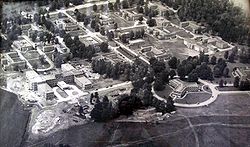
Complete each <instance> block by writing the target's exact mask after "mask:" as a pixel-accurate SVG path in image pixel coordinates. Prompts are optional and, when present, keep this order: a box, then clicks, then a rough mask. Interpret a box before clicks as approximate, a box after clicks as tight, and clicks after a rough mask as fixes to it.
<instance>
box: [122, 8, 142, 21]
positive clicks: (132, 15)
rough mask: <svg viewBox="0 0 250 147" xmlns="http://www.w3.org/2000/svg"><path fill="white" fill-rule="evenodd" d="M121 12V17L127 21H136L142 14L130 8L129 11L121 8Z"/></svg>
mask: <svg viewBox="0 0 250 147" xmlns="http://www.w3.org/2000/svg"><path fill="white" fill-rule="evenodd" d="M121 13H122V17H124V18H125V19H127V20H128V21H136V20H138V19H139V18H140V17H143V14H141V13H136V12H135V11H132V10H131V11H130V10H122V11H121Z"/></svg>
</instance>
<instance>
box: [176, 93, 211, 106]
mask: <svg viewBox="0 0 250 147" xmlns="http://www.w3.org/2000/svg"><path fill="white" fill-rule="evenodd" d="M210 97H211V94H208V93H204V92H199V93H188V94H187V95H186V96H185V97H184V98H182V99H175V102H176V103H182V104H196V103H201V102H204V101H206V100H208V99H209V98H210Z"/></svg>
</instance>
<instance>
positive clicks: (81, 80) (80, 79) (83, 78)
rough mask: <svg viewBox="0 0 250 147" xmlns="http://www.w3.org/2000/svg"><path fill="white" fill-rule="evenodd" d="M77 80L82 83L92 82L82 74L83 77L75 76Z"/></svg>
mask: <svg viewBox="0 0 250 147" xmlns="http://www.w3.org/2000/svg"><path fill="white" fill-rule="evenodd" d="M75 79H76V80H78V81H79V82H80V83H82V84H83V85H89V84H92V82H91V81H90V80H89V79H88V78H86V77H85V76H81V77H75Z"/></svg>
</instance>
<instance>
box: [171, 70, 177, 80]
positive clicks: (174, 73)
mask: <svg viewBox="0 0 250 147" xmlns="http://www.w3.org/2000/svg"><path fill="white" fill-rule="evenodd" d="M169 76H170V78H171V79H173V78H174V76H176V72H175V71H174V70H170V72H169Z"/></svg>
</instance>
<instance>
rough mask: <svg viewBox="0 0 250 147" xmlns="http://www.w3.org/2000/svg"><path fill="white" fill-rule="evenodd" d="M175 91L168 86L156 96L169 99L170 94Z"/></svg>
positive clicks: (157, 92)
mask: <svg viewBox="0 0 250 147" xmlns="http://www.w3.org/2000/svg"><path fill="white" fill-rule="evenodd" d="M172 91H173V89H172V88H171V87H170V86H169V85H166V87H165V89H164V90H162V91H155V92H156V94H157V95H158V96H160V97H163V98H164V97H165V98H168V97H169V95H170V93H171V92H172Z"/></svg>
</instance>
